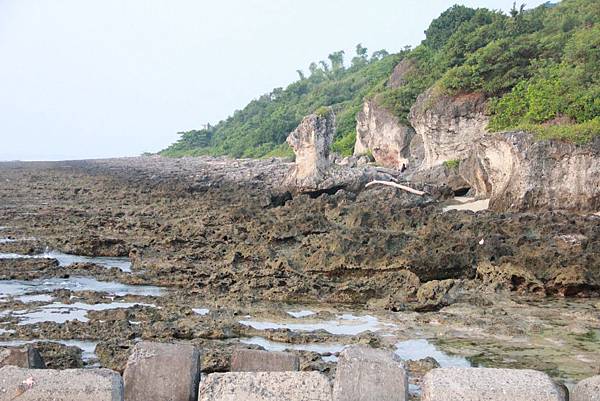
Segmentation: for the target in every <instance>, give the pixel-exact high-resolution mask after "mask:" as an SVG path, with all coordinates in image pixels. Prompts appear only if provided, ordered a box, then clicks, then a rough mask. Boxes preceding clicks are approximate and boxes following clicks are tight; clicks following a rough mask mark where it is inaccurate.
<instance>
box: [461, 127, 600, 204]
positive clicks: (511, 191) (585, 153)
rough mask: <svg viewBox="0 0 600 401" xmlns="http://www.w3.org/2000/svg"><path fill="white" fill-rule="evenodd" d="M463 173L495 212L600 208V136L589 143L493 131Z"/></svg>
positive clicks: (477, 145) (465, 164)
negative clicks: (579, 143)
mask: <svg viewBox="0 0 600 401" xmlns="http://www.w3.org/2000/svg"><path fill="white" fill-rule="evenodd" d="M460 174H461V176H462V177H464V178H465V180H466V181H467V182H469V184H470V185H471V187H472V188H473V190H474V192H475V194H476V195H477V196H478V197H480V198H490V208H491V209H494V210H500V211H506V210H518V211H524V210H547V209H566V210H576V211H592V212H596V211H598V210H600V138H598V137H597V138H596V140H595V141H592V142H591V143H589V144H586V145H576V144H572V143H567V142H563V141H558V140H545V141H535V139H534V136H533V135H532V134H529V133H525V132H507V133H502V134H491V135H486V136H485V137H483V138H481V139H479V140H478V141H477V142H475V143H474V144H473V146H472V149H471V153H470V156H469V157H468V158H467V159H466V160H465V161H464V162H463V163H461V165H460Z"/></svg>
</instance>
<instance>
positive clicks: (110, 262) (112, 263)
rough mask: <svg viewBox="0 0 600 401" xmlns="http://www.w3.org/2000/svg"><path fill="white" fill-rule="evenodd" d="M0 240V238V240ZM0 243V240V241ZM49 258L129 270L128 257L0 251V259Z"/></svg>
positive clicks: (65, 263)
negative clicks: (23, 253)
mask: <svg viewBox="0 0 600 401" xmlns="http://www.w3.org/2000/svg"><path fill="white" fill-rule="evenodd" d="M0 241H1V240H0ZM0 243H1V242H0ZM40 258H49V259H56V260H58V264H59V265H60V266H69V265H72V264H74V263H93V264H95V265H99V266H103V267H106V268H110V267H116V268H119V269H121V270H122V271H124V272H131V261H130V260H129V258H113V257H107V256H79V255H70V254H68V253H62V252H57V251H47V252H44V253H41V254H38V255H22V254H19V253H0V259H40Z"/></svg>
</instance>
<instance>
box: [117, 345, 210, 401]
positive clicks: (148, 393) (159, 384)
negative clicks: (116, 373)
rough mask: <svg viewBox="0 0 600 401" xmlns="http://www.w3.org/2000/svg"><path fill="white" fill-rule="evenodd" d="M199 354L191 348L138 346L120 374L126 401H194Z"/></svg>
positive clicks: (187, 346)
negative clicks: (121, 374)
mask: <svg viewBox="0 0 600 401" xmlns="http://www.w3.org/2000/svg"><path fill="white" fill-rule="evenodd" d="M199 380H200V353H199V351H198V350H197V349H196V348H195V347H194V346H192V345H188V344H166V343H154V342H145V341H144V342H140V343H137V344H136V345H135V346H134V348H133V351H132V353H131V355H130V356H129V359H128V360H127V366H126V367H125V371H124V372H123V381H124V383H125V400H126V401H148V400H152V401H196V400H197V391H198V383H199Z"/></svg>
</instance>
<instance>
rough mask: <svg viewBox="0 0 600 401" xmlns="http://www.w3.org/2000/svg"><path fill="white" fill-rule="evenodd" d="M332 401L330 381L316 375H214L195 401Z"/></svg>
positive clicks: (261, 373)
mask: <svg viewBox="0 0 600 401" xmlns="http://www.w3.org/2000/svg"><path fill="white" fill-rule="evenodd" d="M241 400H243V401H331V400H332V398H331V384H330V383H329V379H327V377H325V376H324V375H322V374H321V373H319V372H232V373H213V374H210V375H208V376H207V377H206V378H205V379H204V380H202V383H201V384H200V395H199V397H198V401H241Z"/></svg>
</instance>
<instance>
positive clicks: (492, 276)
mask: <svg viewBox="0 0 600 401" xmlns="http://www.w3.org/2000/svg"><path fill="white" fill-rule="evenodd" d="M476 277H477V278H478V279H479V280H481V282H482V284H483V285H484V286H486V287H488V288H490V289H492V290H494V291H496V290H505V291H515V292H518V293H521V294H537V295H541V296H544V295H546V291H545V289H544V284H543V283H542V282H541V281H540V280H538V279H537V278H536V277H535V275H534V274H533V273H531V272H529V271H527V270H525V269H524V268H523V267H521V266H516V265H514V264H512V263H502V264H500V265H493V264H492V263H490V262H482V263H480V264H479V265H478V266H477V275H476Z"/></svg>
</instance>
